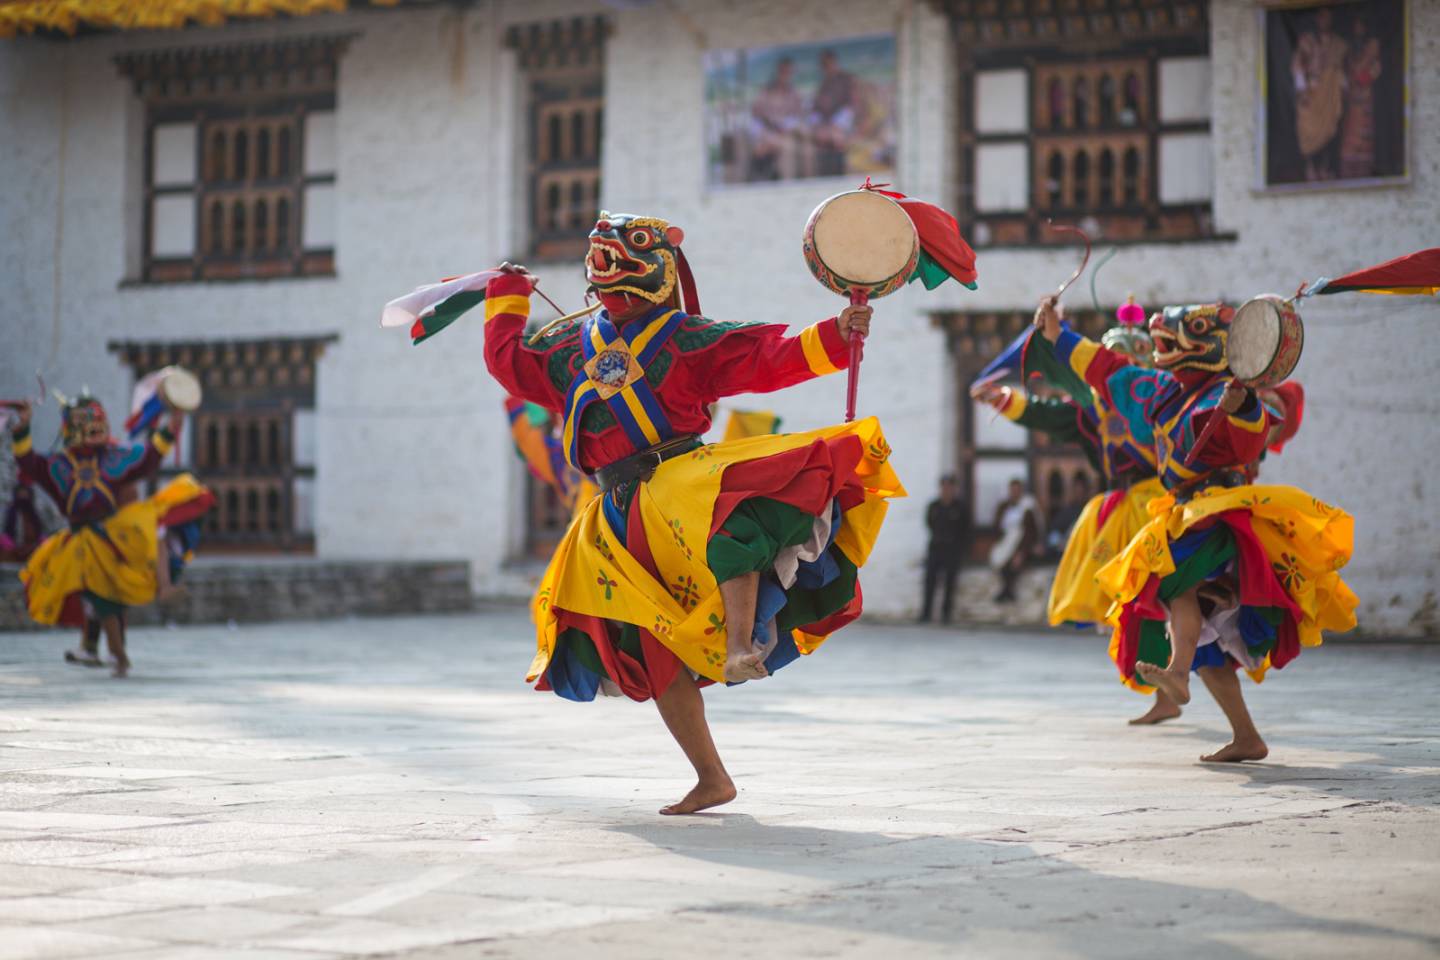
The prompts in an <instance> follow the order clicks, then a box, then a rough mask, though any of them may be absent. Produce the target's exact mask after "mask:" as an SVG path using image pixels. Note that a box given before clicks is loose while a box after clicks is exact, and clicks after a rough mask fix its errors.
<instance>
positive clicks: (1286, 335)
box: [1185, 293, 1305, 466]
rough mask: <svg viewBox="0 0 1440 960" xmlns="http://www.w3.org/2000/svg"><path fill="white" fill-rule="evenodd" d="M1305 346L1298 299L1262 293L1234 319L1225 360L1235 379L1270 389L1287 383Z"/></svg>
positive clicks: (1213, 421) (1206, 433)
mask: <svg viewBox="0 0 1440 960" xmlns="http://www.w3.org/2000/svg"><path fill="white" fill-rule="evenodd" d="M1304 347H1305V325H1304V324H1303V323H1302V322H1301V321H1300V312H1299V311H1298V310H1296V309H1295V301H1294V300H1293V299H1290V300H1287V299H1286V298H1284V297H1281V296H1279V295H1277V294H1274V293H1262V294H1260V296H1258V297H1254V298H1253V299H1250V300H1246V301H1245V302H1244V303H1242V304H1241V305H1240V309H1238V310H1236V311H1235V319H1234V320H1232V321H1230V334H1229V336H1228V337H1226V340H1225V361H1226V364H1227V365H1228V366H1229V367H1230V373H1231V375H1232V379H1231V382H1232V383H1239V384H1243V385H1244V386H1247V387H1250V388H1251V389H1252V390H1267V389H1270V388H1273V387H1277V386H1279V385H1280V384H1281V383H1284V382H1285V380H1287V379H1288V378H1289V376H1290V374H1292V373H1294V372H1295V366H1296V365H1297V364H1298V363H1299V362H1300V351H1301V350H1302V349H1304ZM1219 422H1220V417H1219V416H1218V415H1216V416H1212V417H1211V418H1210V420H1209V422H1208V423H1206V424H1205V429H1204V430H1202V431H1200V436H1199V437H1197V438H1196V439H1195V445H1194V446H1193V447H1191V448H1190V454H1189V456H1187V457H1186V458H1185V463H1186V465H1187V466H1188V465H1189V464H1190V462H1191V461H1192V460H1194V459H1195V457H1196V456H1197V455H1198V454H1199V452H1200V449H1201V448H1202V447H1203V446H1205V441H1207V440H1209V439H1210V434H1211V433H1213V432H1214V431H1215V427H1216V425H1217V424H1219Z"/></svg>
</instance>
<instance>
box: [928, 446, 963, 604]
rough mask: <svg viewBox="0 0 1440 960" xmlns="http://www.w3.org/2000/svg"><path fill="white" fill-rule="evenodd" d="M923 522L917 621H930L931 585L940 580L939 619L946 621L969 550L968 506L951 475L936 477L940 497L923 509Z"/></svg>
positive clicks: (932, 586) (932, 592) (932, 591)
mask: <svg viewBox="0 0 1440 960" xmlns="http://www.w3.org/2000/svg"><path fill="white" fill-rule="evenodd" d="M925 525H926V526H927V527H929V529H930V546H929V549H927V550H926V552H925V599H924V603H923V604H922V605H921V608H920V622H921V623H929V622H930V612H931V610H932V609H933V607H934V600H935V588H936V586H938V585H939V582H940V580H941V579H943V580H944V582H945V597H944V599H943V600H942V601H941V605H940V621H941V622H942V623H949V622H950V611H951V608H952V607H953V605H954V600H955V577H956V575H957V574H958V573H959V572H960V562H961V560H962V558H963V557H964V556H965V553H966V551H967V550H969V549H970V505H969V504H967V503H966V502H965V501H964V500H963V499H961V497H960V482H959V481H958V480H957V479H956V478H955V476H954V475H953V474H951V475H947V476H944V477H941V478H940V496H939V498H938V499H935V500H932V501H930V506H929V507H927V508H926V510H925Z"/></svg>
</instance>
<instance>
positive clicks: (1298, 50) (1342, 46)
mask: <svg viewBox="0 0 1440 960" xmlns="http://www.w3.org/2000/svg"><path fill="white" fill-rule="evenodd" d="M1405 15H1406V10H1405V0H1350V2H1340V3H1326V4H1305V5H1299V6H1297V5H1293V4H1291V5H1286V6H1283V7H1278V8H1271V9H1267V10H1264V11H1262V13H1261V16H1262V17H1263V18H1264V23H1265V67H1264V74H1263V83H1264V90H1263V96H1262V98H1261V103H1262V109H1263V118H1262V124H1261V130H1262V132H1263V138H1262V144H1261V157H1260V159H1261V166H1262V176H1263V184H1264V186H1266V187H1326V186H1348V185H1359V184H1374V183H1384V182H1392V181H1402V180H1404V179H1405V177H1406V175H1407V172H1408V171H1407V164H1406V158H1407V154H1408V145H1407V143H1406V137H1407V135H1408V131H1407V124H1406V119H1407V112H1406V78H1407V76H1408V73H1409V63H1408V62H1407V61H1408V55H1409V44H1408V43H1407V42H1406V39H1407V38H1406V29H1407V23H1406V16H1405Z"/></svg>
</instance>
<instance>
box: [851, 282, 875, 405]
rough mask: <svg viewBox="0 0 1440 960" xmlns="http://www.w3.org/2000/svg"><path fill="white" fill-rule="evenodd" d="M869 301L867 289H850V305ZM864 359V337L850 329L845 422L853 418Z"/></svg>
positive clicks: (859, 304) (855, 305)
mask: <svg viewBox="0 0 1440 960" xmlns="http://www.w3.org/2000/svg"><path fill="white" fill-rule="evenodd" d="M869 302H870V291H869V290H857V289H852V290H851V291H850V306H852V307H863V306H865V304H867V303H869ZM863 359H865V338H864V337H863V336H862V335H861V334H860V332H859V331H858V330H851V331H850V369H849V379H848V380H847V381H846V383H845V422H846V423H850V422H851V421H852V420H854V419H855V397H856V394H858V393H859V391H860V361H861V360H863Z"/></svg>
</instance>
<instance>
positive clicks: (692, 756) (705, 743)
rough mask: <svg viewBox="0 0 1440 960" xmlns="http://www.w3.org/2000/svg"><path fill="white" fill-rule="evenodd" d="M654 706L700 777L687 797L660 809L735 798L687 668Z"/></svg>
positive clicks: (684, 809) (686, 809)
mask: <svg viewBox="0 0 1440 960" xmlns="http://www.w3.org/2000/svg"><path fill="white" fill-rule="evenodd" d="M655 706H657V707H659V708H660V718H661V719H662V720H664V721H665V726H666V727H668V728H669V730H670V736H672V737H674V738H675V742H676V743H678V744H680V749H681V750H683V751H685V759H687V760H689V761H690V765H691V766H692V767H694V768H695V776H696V778H697V782H696V784H695V788H694V789H693V790H691V791H690V792H689V793H687V794H685V799H683V800H681V801H680V802H679V803H672V804H670V805H669V806H668V807H661V808H660V812H661V813H663V814H666V815H667V816H668V815H673V814H677V813H695V812H696V811H697V810H705V809H707V808H709V807H718V806H720V804H722V803H729V802H730V801H731V800H734V799H735V783H734V781H733V780H731V779H730V774H728V773H726V772H725V765H724V764H723V763H721V762H720V751H719V750H716V749H715V740H714V738H713V737H711V736H710V724H709V723H707V722H706V720H705V699H704V697H702V696H700V688H699V687H697V686H695V681H694V680H693V679H692V678H691V677H690V672H689V671H688V670H686V669H685V668H683V667H682V668H681V669H680V672H679V673H678V674H677V675H676V677H675V680H674V682H673V683H671V684H670V687H669V688H668V689H667V690H666V691H665V692H664V693H662V694H660V696H658V697H656V698H655Z"/></svg>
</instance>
